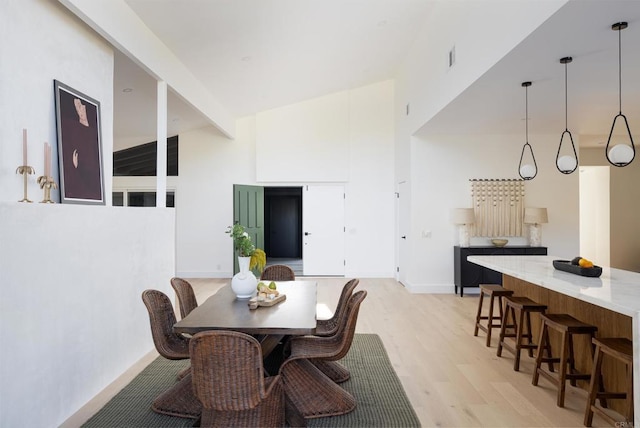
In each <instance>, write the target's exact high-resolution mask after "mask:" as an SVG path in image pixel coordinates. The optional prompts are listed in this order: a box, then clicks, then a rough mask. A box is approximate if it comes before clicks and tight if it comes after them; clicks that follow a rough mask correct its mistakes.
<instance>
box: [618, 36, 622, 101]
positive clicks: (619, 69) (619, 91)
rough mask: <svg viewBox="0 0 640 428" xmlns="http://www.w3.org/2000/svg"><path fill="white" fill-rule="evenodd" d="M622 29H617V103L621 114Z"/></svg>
mask: <svg viewBox="0 0 640 428" xmlns="http://www.w3.org/2000/svg"><path fill="white" fill-rule="evenodd" d="M621 32H622V28H619V29H618V101H619V107H620V114H622V34H620V33H621Z"/></svg>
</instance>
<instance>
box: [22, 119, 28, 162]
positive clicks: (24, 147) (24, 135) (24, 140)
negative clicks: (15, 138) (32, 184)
mask: <svg viewBox="0 0 640 428" xmlns="http://www.w3.org/2000/svg"><path fill="white" fill-rule="evenodd" d="M26 164H27V130H26V129H24V128H23V129H22V165H26Z"/></svg>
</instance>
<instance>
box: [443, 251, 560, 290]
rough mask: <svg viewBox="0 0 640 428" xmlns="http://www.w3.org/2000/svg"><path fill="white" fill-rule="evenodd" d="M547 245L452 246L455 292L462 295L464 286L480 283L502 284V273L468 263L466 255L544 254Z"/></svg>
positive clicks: (474, 285)
mask: <svg viewBox="0 0 640 428" xmlns="http://www.w3.org/2000/svg"><path fill="white" fill-rule="evenodd" d="M546 255H547V247H530V246H528V245H523V246H506V247H495V246H487V247H459V246H455V247H453V269H454V274H453V283H454V285H455V293H456V294H458V288H460V297H462V296H463V295H464V289H465V287H478V286H479V285H480V284H502V274H501V273H499V272H496V271H494V270H491V269H489V268H486V267H483V266H480V265H477V264H475V263H470V262H468V261H467V256H546Z"/></svg>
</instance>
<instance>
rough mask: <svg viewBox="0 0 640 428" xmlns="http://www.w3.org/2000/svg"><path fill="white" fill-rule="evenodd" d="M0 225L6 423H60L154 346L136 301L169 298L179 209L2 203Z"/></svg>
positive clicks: (1, 421)
mask: <svg viewBox="0 0 640 428" xmlns="http://www.w3.org/2000/svg"><path fill="white" fill-rule="evenodd" d="M151 210H153V211H151ZM0 218H2V220H3V221H2V222H0V236H2V242H3V243H5V244H8V243H10V245H2V246H1V247H0V263H1V266H0V272H1V273H2V279H1V281H0V286H1V287H2V289H1V290H0V343H2V344H3V345H2V347H0V379H2V382H0V397H2V399H1V400H0V426H3V427H17V426H24V425H25V424H27V425H29V426H34V427H38V426H39V427H46V426H58V425H60V424H61V423H62V422H64V421H65V420H66V419H67V418H68V417H69V416H71V415H72V414H73V413H75V412H76V411H77V410H78V409H79V408H80V407H82V406H83V405H84V404H86V402H87V401H88V400H89V399H91V398H92V397H93V396H95V395H96V394H98V393H99V392H100V391H102V390H103V389H104V388H105V387H106V386H107V385H109V384H110V383H111V382H113V381H114V380H115V379H117V378H118V376H120V375H121V374H122V373H124V371H125V370H126V369H128V368H129V367H131V366H132V365H133V364H134V363H136V362H137V361H138V360H139V359H141V358H142V357H143V356H145V355H146V354H147V353H148V352H149V351H150V350H152V349H153V342H152V340H151V334H150V329H149V318H148V315H147V312H146V309H145V307H144V304H143V303H142V300H141V298H140V295H141V293H142V291H143V290H145V289H147V288H155V289H158V290H161V291H163V292H164V293H167V294H168V295H169V296H173V293H171V294H169V293H170V290H171V286H170V285H169V279H170V278H171V277H172V276H173V272H174V271H173V267H174V245H173V244H174V241H173V234H174V217H173V212H172V210H170V209H168V208H166V209H158V208H152V209H149V208H139V209H124V208H117V207H95V206H86V205H85V206H76V205H61V204H56V205H46V206H45V205H41V204H19V203H17V202H15V203H14V202H10V203H7V202H0Z"/></svg>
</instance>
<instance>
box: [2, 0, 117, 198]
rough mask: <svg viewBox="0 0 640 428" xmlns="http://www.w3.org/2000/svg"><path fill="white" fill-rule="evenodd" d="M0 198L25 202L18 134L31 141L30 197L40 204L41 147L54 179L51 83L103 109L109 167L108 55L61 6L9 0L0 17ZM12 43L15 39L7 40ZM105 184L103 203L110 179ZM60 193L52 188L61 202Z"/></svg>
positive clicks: (110, 54) (110, 79)
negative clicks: (48, 150) (47, 151)
mask: <svg viewBox="0 0 640 428" xmlns="http://www.w3.org/2000/svg"><path fill="white" fill-rule="evenodd" d="M0 40H2V41H3V42H2V61H0V94H2V98H1V101H0V103H2V104H0V106H1V107H0V108H1V112H2V114H0V201H18V200H20V199H22V177H21V176H19V175H18V174H16V173H15V171H16V168H17V167H18V165H21V164H22V129H23V128H26V129H27V132H28V137H29V147H28V149H29V164H30V165H31V166H33V167H34V168H35V169H36V174H34V175H30V176H29V180H28V183H29V185H28V193H29V197H30V199H31V200H35V201H40V200H42V196H43V194H42V190H41V189H40V188H39V186H38V184H37V183H36V180H37V177H38V176H39V175H42V173H43V171H44V156H43V143H44V142H45V141H47V142H49V143H50V144H51V146H52V152H53V155H52V156H53V159H54V167H53V169H52V174H53V176H54V177H55V178H56V181H58V180H57V175H58V166H57V162H56V160H57V143H56V141H57V138H56V125H55V107H54V105H55V103H54V97H53V80H54V79H57V80H59V81H61V82H62V83H65V84H67V85H69V86H71V87H72V88H74V89H76V90H78V91H80V92H82V93H84V94H86V95H88V96H90V97H92V98H94V99H96V100H98V101H99V102H100V108H101V113H102V117H101V125H102V152H103V154H105V155H104V156H103V162H104V168H105V169H104V170H105V171H111V170H112V156H110V155H109V154H110V153H111V152H112V147H113V52H112V50H111V47H110V46H109V45H108V44H107V43H105V42H104V41H102V39H100V37H98V36H96V35H95V34H94V33H93V32H92V31H91V30H90V29H88V28H87V27H86V26H85V25H84V24H82V23H81V22H79V20H78V19H77V18H75V17H74V16H73V15H71V14H70V13H69V12H67V11H66V9H65V8H64V7H63V6H61V5H59V4H57V3H55V2H51V1H46V0H25V1H18V0H8V1H3V2H2V13H1V14H0ZM12 41H14V42H12ZM108 177H109V174H108V173H107V175H106V178H107V179H106V180H105V196H106V198H107V203H110V201H111V182H110V181H109V180H108ZM59 195H60V193H59V191H52V196H53V199H54V200H56V201H60V196H59Z"/></svg>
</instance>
